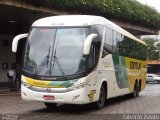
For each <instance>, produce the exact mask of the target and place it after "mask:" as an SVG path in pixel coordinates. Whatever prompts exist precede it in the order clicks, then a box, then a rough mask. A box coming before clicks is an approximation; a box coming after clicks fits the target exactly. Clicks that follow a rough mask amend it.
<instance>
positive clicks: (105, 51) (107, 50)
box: [102, 27, 112, 58]
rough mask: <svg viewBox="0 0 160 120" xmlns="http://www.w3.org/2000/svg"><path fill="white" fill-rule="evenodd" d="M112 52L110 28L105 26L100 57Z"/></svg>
mask: <svg viewBox="0 0 160 120" xmlns="http://www.w3.org/2000/svg"><path fill="white" fill-rule="evenodd" d="M110 53H112V30H111V29H110V28H107V27H106V31H105V39H104V46H103V52H102V58H104V57H105V56H106V55H108V54H110Z"/></svg>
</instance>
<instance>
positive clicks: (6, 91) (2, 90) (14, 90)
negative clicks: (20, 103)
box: [0, 87, 20, 96]
mask: <svg viewBox="0 0 160 120" xmlns="http://www.w3.org/2000/svg"><path fill="white" fill-rule="evenodd" d="M10 94H11V95H13V94H20V89H19V88H7V87H1V88H0V96H3V95H10Z"/></svg>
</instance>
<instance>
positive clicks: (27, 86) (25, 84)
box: [21, 81, 32, 88]
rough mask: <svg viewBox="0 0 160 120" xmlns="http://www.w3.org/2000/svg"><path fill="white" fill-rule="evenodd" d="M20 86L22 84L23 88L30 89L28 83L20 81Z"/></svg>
mask: <svg viewBox="0 0 160 120" xmlns="http://www.w3.org/2000/svg"><path fill="white" fill-rule="evenodd" d="M21 84H22V85H23V86H24V87H26V88H30V87H32V86H31V85H30V84H28V83H26V82H24V81H21Z"/></svg>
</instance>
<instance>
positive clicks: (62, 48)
mask: <svg viewBox="0 0 160 120" xmlns="http://www.w3.org/2000/svg"><path fill="white" fill-rule="evenodd" d="M89 34H90V28H89V27H84V28H56V29H55V28H32V29H31V31H30V34H29V37H28V42H27V45H26V50H25V59H24V66H23V70H24V71H25V72H27V73H30V74H36V75H41V76H67V75H74V74H78V73H83V72H84V71H85V64H86V63H85V61H86V60H85V58H83V46H84V41H85V39H86V37H87V36H88V35H89Z"/></svg>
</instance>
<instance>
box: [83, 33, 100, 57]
mask: <svg viewBox="0 0 160 120" xmlns="http://www.w3.org/2000/svg"><path fill="white" fill-rule="evenodd" d="M97 36H98V35H97V34H90V35H88V37H87V38H86V40H85V42H84V49H83V54H84V55H88V54H89V51H90V48H91V43H92V40H93V39H94V38H96V37H97Z"/></svg>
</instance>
